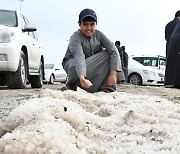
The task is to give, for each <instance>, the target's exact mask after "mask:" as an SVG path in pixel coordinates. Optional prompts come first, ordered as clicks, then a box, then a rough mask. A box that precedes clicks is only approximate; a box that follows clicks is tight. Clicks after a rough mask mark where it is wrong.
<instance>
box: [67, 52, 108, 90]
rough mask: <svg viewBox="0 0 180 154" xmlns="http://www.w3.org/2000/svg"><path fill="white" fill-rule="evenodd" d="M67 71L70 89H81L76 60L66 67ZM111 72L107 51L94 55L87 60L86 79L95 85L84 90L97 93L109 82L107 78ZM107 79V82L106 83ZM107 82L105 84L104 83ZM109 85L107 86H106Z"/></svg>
mask: <svg viewBox="0 0 180 154" xmlns="http://www.w3.org/2000/svg"><path fill="white" fill-rule="evenodd" d="M65 70H66V72H67V74H68V81H67V83H66V86H67V87H68V89H72V90H73V89H74V87H76V86H79V87H81V84H80V81H79V77H78V75H77V73H76V70H75V67H74V59H70V60H69V61H68V63H67V64H66V65H65ZM109 70H110V60H109V54H108V53H107V52H106V51H102V52H99V53H96V54H94V55H92V56H91V57H89V58H87V59H86V78H87V79H88V80H90V81H91V82H92V84H93V86H92V87H91V88H88V89H84V88H82V87H81V88H82V89H84V90H86V91H88V92H96V91H98V90H99V89H100V87H101V86H102V85H105V83H106V82H107V77H108V75H109ZM105 79H106V81H105ZM104 82H105V83H104ZM106 85H107V84H106Z"/></svg>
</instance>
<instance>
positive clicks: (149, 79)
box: [143, 76, 164, 85]
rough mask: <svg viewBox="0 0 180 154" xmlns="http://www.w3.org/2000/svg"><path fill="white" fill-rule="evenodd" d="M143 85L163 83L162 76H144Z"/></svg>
mask: <svg viewBox="0 0 180 154" xmlns="http://www.w3.org/2000/svg"><path fill="white" fill-rule="evenodd" d="M143 85H164V77H159V76H151V77H149V76H147V77H146V76H144V78H143Z"/></svg>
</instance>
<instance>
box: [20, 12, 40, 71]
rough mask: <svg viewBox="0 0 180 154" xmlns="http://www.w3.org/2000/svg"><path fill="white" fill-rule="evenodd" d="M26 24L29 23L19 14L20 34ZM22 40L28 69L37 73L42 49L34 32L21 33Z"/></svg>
mask: <svg viewBox="0 0 180 154" xmlns="http://www.w3.org/2000/svg"><path fill="white" fill-rule="evenodd" d="M28 22H29V21H28V20H27V19H26V18H25V17H24V16H23V15H22V14H21V27H22V32H23V29H24V28H25V26H26V24H27V23H28ZM23 38H24V39H23V40H24V45H25V46H26V48H27V52H28V59H29V68H30V70H32V71H33V72H37V70H39V65H40V57H41V54H42V47H41V45H40V43H39V42H38V41H37V40H38V39H37V36H36V34H35V32H30V31H25V32H23Z"/></svg>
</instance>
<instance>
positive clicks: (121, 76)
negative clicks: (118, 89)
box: [115, 41, 128, 84]
mask: <svg viewBox="0 0 180 154" xmlns="http://www.w3.org/2000/svg"><path fill="white" fill-rule="evenodd" d="M115 46H116V48H117V49H118V51H119V55H120V58H121V65H122V70H123V73H122V72H118V73H117V83H118V84H121V83H124V82H126V83H127V82H128V54H127V53H126V52H125V46H121V42H120V41H116V42H115Z"/></svg>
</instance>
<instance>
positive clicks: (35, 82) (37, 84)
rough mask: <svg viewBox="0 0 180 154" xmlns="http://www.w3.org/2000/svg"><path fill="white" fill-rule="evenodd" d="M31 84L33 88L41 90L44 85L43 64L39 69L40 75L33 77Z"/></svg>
mask: <svg viewBox="0 0 180 154" xmlns="http://www.w3.org/2000/svg"><path fill="white" fill-rule="evenodd" d="M30 83H31V87H32V88H41V87H42V85H43V69H42V63H41V65H40V67H39V75H32V76H31V77H30Z"/></svg>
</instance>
